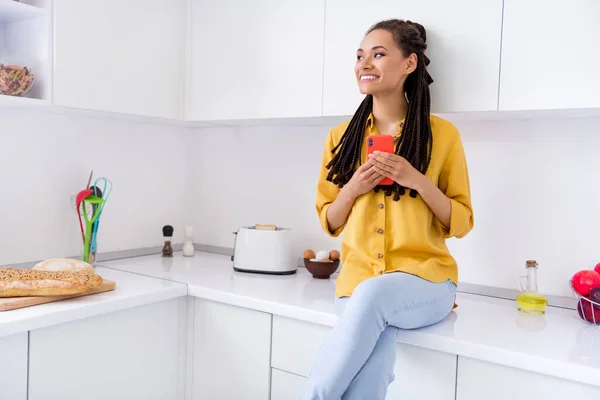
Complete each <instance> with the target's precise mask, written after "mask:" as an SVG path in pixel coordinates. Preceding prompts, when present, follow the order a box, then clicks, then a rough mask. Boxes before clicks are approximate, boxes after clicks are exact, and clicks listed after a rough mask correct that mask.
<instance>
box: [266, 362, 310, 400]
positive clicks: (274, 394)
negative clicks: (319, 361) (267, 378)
mask: <svg viewBox="0 0 600 400" xmlns="http://www.w3.org/2000/svg"><path fill="white" fill-rule="evenodd" d="M305 385H306V378H305V377H303V376H299V375H294V374H290V373H289V372H284V371H280V370H278V369H275V368H273V370H272V373H271V400H298V399H299V398H300V397H301V396H302V393H303V392H304V386H305Z"/></svg>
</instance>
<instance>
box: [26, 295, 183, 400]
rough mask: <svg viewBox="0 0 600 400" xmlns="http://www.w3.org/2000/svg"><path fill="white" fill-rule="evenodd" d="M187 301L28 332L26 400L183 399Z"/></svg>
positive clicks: (171, 302) (150, 306) (163, 303)
mask: <svg viewBox="0 0 600 400" xmlns="http://www.w3.org/2000/svg"><path fill="white" fill-rule="evenodd" d="M184 304H185V299H174V300H168V301H164V302H160V303H155V304H151V305H145V306H141V307H136V308H132V309H128V310H123V311H118V312H114V313H110V314H105V315H100V316H97V317H91V318H85V319H82V320H78V321H74V322H69V323H66V324H61V325H56V326H51V327H48V328H43V329H39V330H34V331H31V333H30V335H31V337H30V354H29V357H30V359H29V374H30V375H29V399H30V400H55V399H61V400H79V399H82V398H85V399H87V400H109V399H110V400H112V399H147V400H176V399H178V400H182V399H183V389H184V388H183V386H182V383H183V382H184V381H183V380H182V379H180V377H181V376H182V374H184V372H185V371H184V368H185V363H182V362H181V360H180V358H179V352H180V347H179V343H180V340H179V333H180V330H182V329H185V328H184V327H185V320H184V319H183V321H182V318H180V317H181V316H182V315H185V313H183V314H182V313H181V308H180V307H182V306H183V305H184Z"/></svg>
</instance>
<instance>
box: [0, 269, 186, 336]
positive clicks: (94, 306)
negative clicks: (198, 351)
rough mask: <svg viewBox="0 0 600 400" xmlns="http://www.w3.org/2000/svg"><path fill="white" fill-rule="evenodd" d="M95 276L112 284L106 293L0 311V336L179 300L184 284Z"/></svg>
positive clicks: (108, 273) (106, 272)
mask: <svg viewBox="0 0 600 400" xmlns="http://www.w3.org/2000/svg"><path fill="white" fill-rule="evenodd" d="M96 273H97V274H99V275H100V276H102V277H103V278H104V279H108V280H112V281H115V282H116V289H115V290H113V291H110V292H105V293H98V294H93V295H89V296H82V297H76V298H73V299H67V300H61V301H57V302H53V303H47V304H40V305H36V306H32V307H26V308H21V309H17V310H11V311H3V312H0V337H3V336H8V335H11V334H15V333H19V332H26V331H29V330H34V329H39V328H44V327H47V326H51V325H58V324H62V323H65V322H69V321H75V320H79V319H83V318H87V317H92V316H96V315H100V314H105V313H109V312H113V311H119V310H124V309H127V308H132V307H137V306H141V305H146V304H151V303H155V302H159V301H164V300H169V299H173V298H176V297H182V296H185V295H186V294H187V287H186V285H183V284H179V283H176V282H172V281H169V280H161V279H155V278H150V277H144V276H140V275H136V274H130V273H127V272H123V271H117V270H114V269H109V268H102V267H97V268H96Z"/></svg>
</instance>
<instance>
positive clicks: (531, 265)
mask: <svg viewBox="0 0 600 400" xmlns="http://www.w3.org/2000/svg"><path fill="white" fill-rule="evenodd" d="M525 266H526V267H527V268H535V267H537V266H538V263H537V261H535V260H527V262H526V263H525Z"/></svg>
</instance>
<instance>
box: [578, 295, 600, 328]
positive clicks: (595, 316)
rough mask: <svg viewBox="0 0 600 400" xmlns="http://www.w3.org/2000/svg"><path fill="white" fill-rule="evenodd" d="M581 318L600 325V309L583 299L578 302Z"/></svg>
mask: <svg viewBox="0 0 600 400" xmlns="http://www.w3.org/2000/svg"><path fill="white" fill-rule="evenodd" d="M577 312H578V313H579V316H580V317H581V318H582V319H584V320H585V321H587V322H591V323H593V324H596V325H600V308H599V307H598V306H596V305H594V304H592V303H591V302H590V301H588V300H587V299H585V298H583V299H581V300H579V301H578V302H577Z"/></svg>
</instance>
